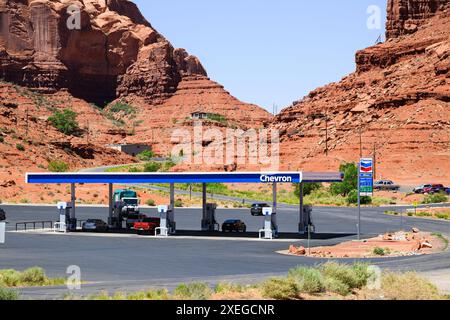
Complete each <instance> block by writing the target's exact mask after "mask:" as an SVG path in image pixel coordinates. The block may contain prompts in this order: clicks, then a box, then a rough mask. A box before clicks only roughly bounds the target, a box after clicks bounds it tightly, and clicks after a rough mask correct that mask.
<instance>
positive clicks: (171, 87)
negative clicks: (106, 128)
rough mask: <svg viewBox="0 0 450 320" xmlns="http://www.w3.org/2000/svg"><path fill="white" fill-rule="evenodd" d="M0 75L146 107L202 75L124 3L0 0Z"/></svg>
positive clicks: (98, 99)
mask: <svg viewBox="0 0 450 320" xmlns="http://www.w3.org/2000/svg"><path fill="white" fill-rule="evenodd" d="M77 10H79V11H77ZM77 22H79V25H77ZM0 75H1V76H2V77H3V78H4V79H6V80H8V81H12V82H15V83H19V84H22V85H24V86H27V87H29V88H36V89H39V90H41V91H43V92H56V91H58V90H60V89H64V88H67V89H68V90H69V92H70V93H71V94H73V95H74V96H76V97H80V98H83V99H86V100H89V101H93V102H96V103H98V104H104V102H105V101H111V100H114V99H115V98H117V97H120V96H123V95H128V94H131V93H133V94H136V95H141V96H144V97H145V98H146V99H147V101H148V102H150V103H152V102H153V101H154V100H155V99H156V100H158V99H159V98H161V97H162V98H165V97H168V96H170V94H172V93H174V92H175V91H176V88H177V85H178V83H179V82H180V81H181V79H182V77H183V76H186V75H202V76H206V71H205V70H204V68H203V67H202V65H201V63H200V62H199V61H198V59H197V58H195V57H193V56H190V55H188V54H187V53H186V51H184V50H182V49H174V48H173V47H172V45H171V44H170V43H169V42H168V41H167V40H166V39H165V38H164V37H163V36H161V35H160V34H159V33H158V32H157V31H156V30H155V29H153V28H152V26H151V25H150V23H148V22H147V21H146V20H145V18H144V17H143V16H142V15H141V13H140V12H139V10H138V8H137V7H136V5H135V4H134V3H132V2H130V1H127V0H107V1H97V0H82V1H75V0H73V1H62V0H29V1H19V0H1V1H0ZM93 88H95V90H93ZM158 101H160V100H158Z"/></svg>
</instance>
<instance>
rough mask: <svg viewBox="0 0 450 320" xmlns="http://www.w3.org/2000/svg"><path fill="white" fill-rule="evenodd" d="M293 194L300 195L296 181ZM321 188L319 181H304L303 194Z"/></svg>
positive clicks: (308, 193)
mask: <svg viewBox="0 0 450 320" xmlns="http://www.w3.org/2000/svg"><path fill="white" fill-rule="evenodd" d="M294 186H295V191H294V194H295V195H296V196H297V197H299V196H300V185H299V184H298V183H296V184H295V185H294ZM321 188H322V184H321V183H304V184H303V195H305V196H307V195H310V194H311V193H313V191H316V190H319V189H321Z"/></svg>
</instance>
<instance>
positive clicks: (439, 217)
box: [436, 212, 450, 220]
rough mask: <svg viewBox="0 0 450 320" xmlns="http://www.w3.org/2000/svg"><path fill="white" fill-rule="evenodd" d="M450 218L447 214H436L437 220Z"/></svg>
mask: <svg viewBox="0 0 450 320" xmlns="http://www.w3.org/2000/svg"><path fill="white" fill-rule="evenodd" d="M449 216H450V214H449V213H445V212H439V213H436V218H438V219H443V220H448V218H449Z"/></svg>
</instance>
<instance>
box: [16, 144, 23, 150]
mask: <svg viewBox="0 0 450 320" xmlns="http://www.w3.org/2000/svg"><path fill="white" fill-rule="evenodd" d="M16 149H17V150H19V151H25V147H24V146H23V144H20V143H18V144H16Z"/></svg>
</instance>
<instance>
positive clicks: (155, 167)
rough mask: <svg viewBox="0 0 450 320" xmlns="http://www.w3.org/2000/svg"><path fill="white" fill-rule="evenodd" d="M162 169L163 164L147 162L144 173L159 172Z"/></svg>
mask: <svg viewBox="0 0 450 320" xmlns="http://www.w3.org/2000/svg"><path fill="white" fill-rule="evenodd" d="M160 169H161V164H160V163H158V162H147V163H146V164H145V165H144V172H158V171H159V170H160Z"/></svg>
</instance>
